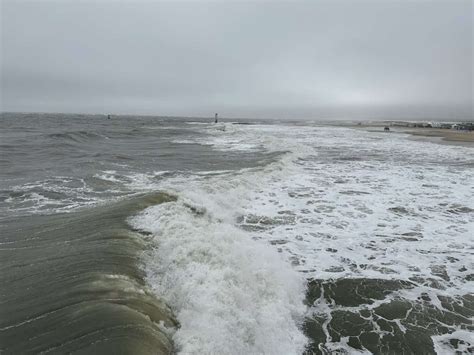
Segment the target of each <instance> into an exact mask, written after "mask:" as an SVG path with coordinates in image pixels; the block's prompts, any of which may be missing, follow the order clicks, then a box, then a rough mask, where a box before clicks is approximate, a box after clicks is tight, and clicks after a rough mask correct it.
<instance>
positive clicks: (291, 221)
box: [0, 116, 474, 354]
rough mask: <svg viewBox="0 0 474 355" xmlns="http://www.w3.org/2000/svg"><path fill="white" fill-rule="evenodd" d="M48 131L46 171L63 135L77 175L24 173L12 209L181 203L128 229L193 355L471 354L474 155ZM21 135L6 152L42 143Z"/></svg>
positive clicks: (353, 135) (148, 125) (132, 220)
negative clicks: (152, 197) (152, 198)
mask: <svg viewBox="0 0 474 355" xmlns="http://www.w3.org/2000/svg"><path fill="white" fill-rule="evenodd" d="M48 119H50V120H51V122H52V124H51V125H50V126H48V127H49V129H48V130H47V132H37V131H35V130H34V129H33V128H31V131H30V133H29V134H30V135H31V136H34V137H35V139H36V140H37V144H38V146H41V147H44V148H43V151H39V152H38V153H35V154H39V155H40V156H39V157H31V161H33V160H35V159H36V160H41V159H43V160H44V159H45V158H44V156H48V154H49V153H50V151H49V150H48V149H50V148H51V147H53V146H55V145H57V144H58V141H57V140H58V139H60V140H61V141H63V144H64V154H65V155H68V157H69V160H72V161H75V162H76V166H70V164H71V163H67V162H66V161H64V162H62V161H61V160H59V162H58V164H57V166H52V164H51V170H49V171H45V170H44V166H43V167H41V168H40V167H36V170H35V171H31V172H30V173H31V174H29V178H28V179H25V181H18V180H16V179H13V178H11V177H12V176H15V174H19V172H17V171H11V172H10V175H9V176H6V175H5V176H2V177H3V178H4V180H3V187H2V200H1V205H0V207H1V208H2V210H3V211H5V213H6V214H7V215H9V216H15V217H17V218H21V217H22V216H31V215H42V216H45V218H52V217H48V216H54V215H57V214H59V215H62V214H66V215H74V214H76V213H81V211H84V210H89V209H93V208H97V209H99V210H100V209H104V208H106V207H107V206H115V205H116V204H120V203H123V201H128V200H130V199H134V198H141V197H140V196H148V194H152V193H157V192H158V193H161V194H164V195H163V196H170V197H169V198H164V197H160V199H159V203H156V204H154V203H147V204H146V205H145V204H140V206H143V208H142V209H141V210H140V209H139V208H138V207H136V208H135V207H134V208H133V211H132V208H129V207H127V208H129V209H128V210H127V213H125V217H124V220H125V221H126V222H127V223H128V226H129V227H130V229H131V231H130V232H129V233H132V235H133V243H137V242H138V240H140V241H139V243H141V244H143V247H142V248H141V249H140V250H141V251H140V252H139V254H138V259H137V263H138V264H139V269H140V270H141V271H142V272H143V280H144V285H143V286H142V287H143V291H140V292H143V293H144V294H147V295H148V294H150V295H151V294H152V295H154V297H156V299H157V300H159V301H160V302H163V303H164V304H166V307H169V311H170V312H171V313H172V314H173V317H174V318H175V320H176V321H172V320H169V321H166V322H159V321H157V323H158V328H159V329H160V331H161V332H162V333H163V334H165V335H166V336H167V337H169V339H170V340H171V341H172V344H173V347H174V350H175V351H177V352H178V353H182V354H190V353H192V354H197V353H221V354H302V353H304V352H305V351H307V352H310V353H318V354H326V353H401V352H404V353H427V354H428V353H438V354H445V353H450V352H455V351H459V352H461V353H469V352H470V351H472V350H473V346H474V344H473V342H472V321H473V319H474V318H473V317H474V314H473V311H472V309H473V307H472V306H473V303H474V298H473V296H472V289H473V288H472V287H473V285H472V283H473V280H474V277H473V274H472V269H473V266H474V265H473V261H472V260H473V252H472V250H473V246H474V243H473V237H472V235H473V233H472V232H473V230H474V229H473V227H474V206H473V205H472V201H474V198H473V197H474V191H473V186H472V181H474V170H473V167H474V161H473V160H472V148H471V147H463V146H450V145H442V144H437V143H432V142H428V141H416V140H413V139H410V138H409V137H408V136H407V135H405V134H387V133H383V132H380V133H379V132H366V131H363V130H355V129H349V128H342V127H329V126H323V125H314V124H312V123H307V122H306V123H299V124H294V123H284V122H283V123H282V122H279V123H278V122H266V123H263V122H260V123H258V124H257V123H255V124H246V125H242V124H232V123H225V124H223V125H224V126H225V130H222V129H216V127H215V125H213V124H210V123H206V122H202V121H198V120H194V121H193V122H190V121H189V119H188V120H186V119H164V118H151V117H148V118H147V117H142V118H135V119H134V120H130V119H128V120H126V119H123V120H121V121H118V122H113V123H108V124H105V123H104V122H100V123H97V120H98V118H97V117H88V116H85V117H80V118H79V119H76V121H75V122H74V125H77V127H74V128H75V129H74V130H73V132H72V133H71V132H57V128H55V127H56V126H55V124H56V123H57V122H56V121H60V122H64V121H66V120H71V117H67V116H66V117H53V118H48ZM24 120H25V122H28V121H27V120H26V119H25V118H24ZM132 121H133V122H132ZM7 122H8V121H7ZM53 123H54V124H53ZM239 123H241V122H239ZM25 124H26V123H25ZM109 125H110V126H109ZM8 129H9V130H6V131H4V132H8V134H10V135H9V136H8V137H7V138H8V140H9V142H7V143H5V144H10V146H11V147H15V144H18V142H20V141H23V140H24V139H30V141H31V136H28V137H26V138H25V136H20V133H18V130H15V129H19V128H18V123H11V126H9V127H8ZM91 131H94V132H95V133H94V134H89V133H84V132H91ZM74 132H75V133H74ZM78 132H83V133H78ZM31 144H33V143H31ZM9 149H12V150H13V151H12V154H13V155H12V157H13V156H14V153H15V151H14V149H19V148H9ZM79 152H80V153H79ZM71 157H72V158H71ZM44 164H46V163H44ZM46 165H48V164H46ZM48 166H49V165H48ZM30 169H34V166H32V167H30ZM55 169H57V171H56V170H55ZM121 201H122V202H121ZM117 206H119V205H117ZM117 208H122V207H117ZM122 210H123V209H122ZM64 262H65V263H67V260H65V261H64ZM144 312H145V311H144ZM163 312H164V311H163ZM144 314H146V312H145V313H144ZM166 314H167V313H166ZM0 331H1V330H0Z"/></svg>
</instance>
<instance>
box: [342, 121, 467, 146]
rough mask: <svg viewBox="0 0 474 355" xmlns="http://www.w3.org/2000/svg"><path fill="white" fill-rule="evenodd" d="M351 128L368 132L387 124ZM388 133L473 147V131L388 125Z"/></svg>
mask: <svg viewBox="0 0 474 355" xmlns="http://www.w3.org/2000/svg"><path fill="white" fill-rule="evenodd" d="M349 126H350V127H351V128H356V129H363V130H365V131H368V132H380V131H383V128H384V127H385V126H387V124H386V123H384V122H375V123H370V124H360V125H359V124H351V125H349ZM389 127H390V132H389V133H403V134H411V135H412V136H414V137H413V138H414V139H423V140H430V141H432V142H437V143H444V144H451V145H463V146H467V147H474V132H467V131H457V130H453V129H442V128H422V127H397V126H395V127H394V126H389Z"/></svg>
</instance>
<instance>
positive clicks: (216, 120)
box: [214, 113, 218, 123]
mask: <svg viewBox="0 0 474 355" xmlns="http://www.w3.org/2000/svg"><path fill="white" fill-rule="evenodd" d="M217 122H218V119H217V113H216V114H215V115H214V123H217Z"/></svg>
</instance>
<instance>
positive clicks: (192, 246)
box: [131, 200, 306, 354]
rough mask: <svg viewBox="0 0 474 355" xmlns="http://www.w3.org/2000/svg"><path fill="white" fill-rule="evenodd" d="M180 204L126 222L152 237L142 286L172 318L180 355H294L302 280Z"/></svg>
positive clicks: (300, 340)
mask: <svg viewBox="0 0 474 355" xmlns="http://www.w3.org/2000/svg"><path fill="white" fill-rule="evenodd" d="M189 203H190V202H189V201H182V200H179V201H177V202H170V203H165V204H161V205H158V206H154V207H151V208H148V209H147V210H146V211H145V212H143V213H142V214H141V215H139V216H137V217H136V218H134V219H133V220H132V221H131V223H132V224H133V225H134V226H135V227H136V228H141V229H144V230H146V231H149V232H152V233H153V234H154V235H155V237H156V242H157V248H156V249H154V250H153V251H152V252H150V253H149V254H148V255H147V257H146V263H147V270H148V281H149V282H150V284H151V285H152V287H153V289H154V290H155V291H156V293H157V294H158V295H159V296H160V297H163V298H164V299H165V300H166V301H167V302H168V304H169V305H170V306H171V307H172V308H173V310H174V311H175V313H176V316H177V319H178V321H179V322H180V328H179V329H178V330H177V331H176V332H175V333H174V336H173V337H174V340H175V342H176V344H177V346H178V350H179V351H180V352H182V353H184V354H202V353H204V354H300V353H301V352H302V351H303V349H304V346H305V343H306V338H305V337H304V335H303V334H302V331H301V330H300V328H299V323H300V322H301V321H302V320H303V316H304V313H305V307H304V306H303V298H304V280H303V278H302V277H301V275H299V274H298V273H296V272H295V271H294V270H292V269H291V268H290V267H289V265H287V264H286V263H285V262H284V261H283V260H282V259H281V258H280V256H279V255H278V254H277V253H276V252H275V251H274V250H272V249H270V248H268V247H267V246H266V245H264V244H262V243H260V242H257V241H254V240H252V239H251V238H249V235H248V234H246V233H244V232H242V231H241V230H239V229H238V228H237V227H235V226H234V225H232V224H229V223H226V222H224V221H222V220H220V219H219V218H217V217H216V216H214V215H213V214H212V213H210V212H205V211H204V209H202V208H201V206H192V205H190V204H189Z"/></svg>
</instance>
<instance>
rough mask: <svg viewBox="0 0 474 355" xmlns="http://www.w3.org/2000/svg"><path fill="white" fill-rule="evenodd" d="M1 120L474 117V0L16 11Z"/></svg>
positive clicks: (41, 5)
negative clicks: (66, 116)
mask: <svg viewBox="0 0 474 355" xmlns="http://www.w3.org/2000/svg"><path fill="white" fill-rule="evenodd" d="M1 13H2V15H1V16H2V21H1V22H2V52H1V57H2V58H1V59H2V61H1V62H2V63H1V67H2V110H16V111H35V110H41V111H62V112H64V111H66V112H114V113H140V114H143V113H146V114H158V115H159V114H166V115H196V116H200V115H210V114H212V113H213V112H215V111H218V112H221V113H222V114H223V115H226V116H248V117H257V116H258V117H278V118H281V117H285V118H291V117H294V118H322V117H324V118H331V117H332V118H340V117H344V118H347V117H349V118H350V117H356V118H362V117H385V116H390V117H394V116H397V117H415V118H416V117H423V118H425V117H426V116H430V117H439V118H448V117H446V115H450V117H449V118H472V97H473V87H472V86H473V69H472V62H473V58H472V46H473V44H472V43H473V38H472V20H473V19H472V16H473V15H472V13H473V12H472V2H471V1H469V0H466V1H464V0H454V1H441V0H440V1H422V0H420V1H409V0H408V1H402V0H400V1H387V2H383V1H357V0H337V1H331V2H329V1H291V2H290V1H287V2H270V1H258V2H247V1H240V2H223V1H213V2H204V1H190V2H184V1H179V2H146V1H144V2H112V1H95V2H92V1H79V2H69V1H67V2H59V1H41V2H28V1H8V0H7V1H4V2H3V3H2V11H1Z"/></svg>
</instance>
